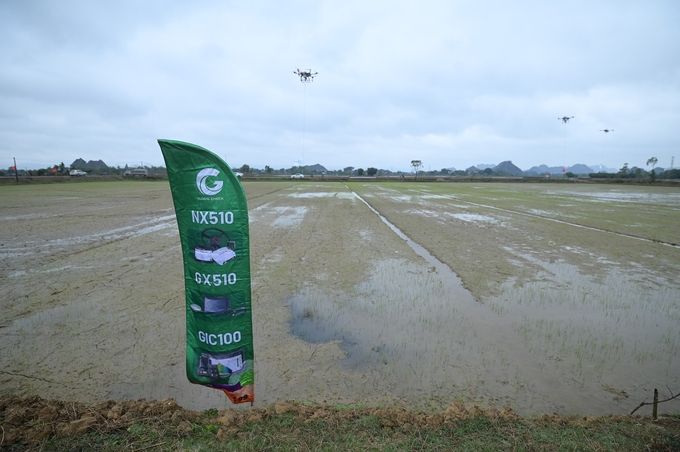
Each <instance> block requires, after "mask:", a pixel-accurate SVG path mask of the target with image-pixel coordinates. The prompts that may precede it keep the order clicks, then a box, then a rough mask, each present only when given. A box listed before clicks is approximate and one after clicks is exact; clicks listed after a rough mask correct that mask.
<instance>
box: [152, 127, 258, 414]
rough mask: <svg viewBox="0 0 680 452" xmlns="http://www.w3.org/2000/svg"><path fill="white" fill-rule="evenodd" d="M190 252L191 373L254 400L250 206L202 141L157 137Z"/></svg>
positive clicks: (236, 398) (235, 397)
mask: <svg viewBox="0 0 680 452" xmlns="http://www.w3.org/2000/svg"><path fill="white" fill-rule="evenodd" d="M158 144H159V145H160V147H161V151H162V152H163V158H164V159H165V166H166V168H167V170H168V179H169V180H170V191H171V192H172V200H173V202H174V204H175V214H176V216H177V225H178V227H179V236H180V241H181V243H182V255H183V257H184V285H185V291H186V320H187V364H186V365H187V377H188V378H189V381H191V382H192V383H196V384H200V385H205V386H209V387H211V388H216V389H221V390H223V391H224V392H225V393H226V394H227V396H228V397H229V398H230V399H231V401H232V402H233V403H243V402H253V401H254V400H255V391H254V387H255V385H254V381H255V378H254V368H253V361H254V351H253V321H252V310H251V305H250V235H249V229H248V206H247V203H246V196H245V193H244V191H243V187H242V186H241V183H240V182H239V180H238V179H237V178H236V176H235V175H234V173H233V172H232V171H231V168H229V166H228V165H227V164H226V163H225V162H224V161H223V160H222V159H220V158H219V157H218V156H216V155H215V154H213V153H212V152H210V151H208V150H207V149H204V148H202V147H200V146H196V145H194V144H190V143H183V142H181V141H171V140H158Z"/></svg>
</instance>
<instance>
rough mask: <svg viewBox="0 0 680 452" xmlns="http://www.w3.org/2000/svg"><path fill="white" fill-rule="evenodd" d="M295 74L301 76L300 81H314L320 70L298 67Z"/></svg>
mask: <svg viewBox="0 0 680 452" xmlns="http://www.w3.org/2000/svg"><path fill="white" fill-rule="evenodd" d="M293 74H295V75H297V76H298V77H300V81H301V82H302V83H309V82H313V81H314V77H316V75H317V74H318V72H312V70H311V69H303V70H300V69H296V70H294V71H293Z"/></svg>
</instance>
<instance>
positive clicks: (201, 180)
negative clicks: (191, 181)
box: [196, 168, 223, 196]
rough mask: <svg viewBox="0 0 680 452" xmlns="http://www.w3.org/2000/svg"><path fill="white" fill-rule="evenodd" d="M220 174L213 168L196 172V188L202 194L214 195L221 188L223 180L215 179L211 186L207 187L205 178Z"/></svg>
mask: <svg viewBox="0 0 680 452" xmlns="http://www.w3.org/2000/svg"><path fill="white" fill-rule="evenodd" d="M218 174H220V172H219V171H218V170H216V169H215V168H206V169H203V170H201V171H199V172H198V175H197V176H196V186H197V187H198V190H199V191H200V192H201V193H203V194H204V195H208V196H215V195H216V194H218V193H219V192H220V191H221V190H222V185H223V182H222V181H221V180H218V181H215V184H214V185H213V186H212V187H208V184H207V179H208V178H209V177H210V176H217V175H218Z"/></svg>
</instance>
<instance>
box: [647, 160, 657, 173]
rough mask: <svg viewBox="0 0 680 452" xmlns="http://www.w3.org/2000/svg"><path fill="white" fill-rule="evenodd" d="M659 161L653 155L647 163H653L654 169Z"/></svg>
mask: <svg viewBox="0 0 680 452" xmlns="http://www.w3.org/2000/svg"><path fill="white" fill-rule="evenodd" d="M658 161H659V159H657V158H656V157H652V158H650V159H649V160H647V165H648V166H649V165H652V170H654V167H655V166H656V163H657V162H658Z"/></svg>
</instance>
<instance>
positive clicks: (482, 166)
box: [475, 163, 498, 171]
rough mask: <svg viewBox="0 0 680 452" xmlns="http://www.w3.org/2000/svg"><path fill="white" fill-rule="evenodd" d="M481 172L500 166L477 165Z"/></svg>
mask: <svg viewBox="0 0 680 452" xmlns="http://www.w3.org/2000/svg"><path fill="white" fill-rule="evenodd" d="M475 166H476V167H477V169H478V170H479V171H482V170H485V169H487V168H491V169H493V168H494V167H495V166H498V165H490V164H488V163H480V164H479V165H475Z"/></svg>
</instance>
